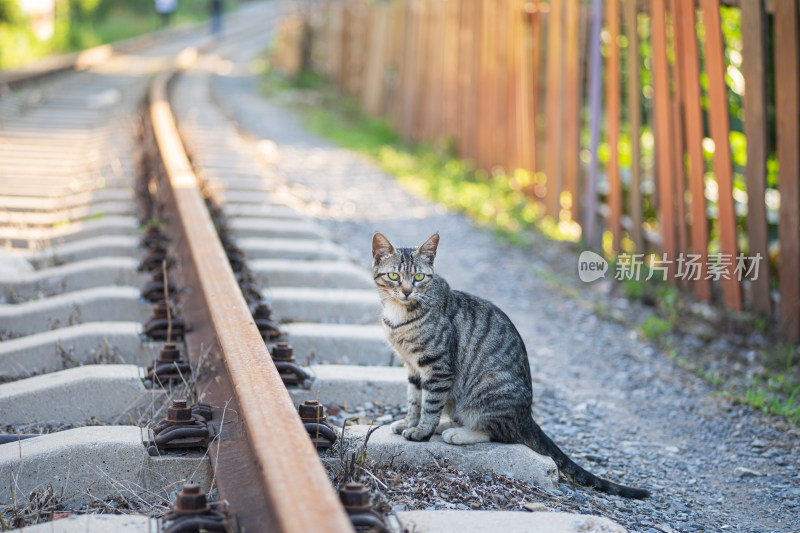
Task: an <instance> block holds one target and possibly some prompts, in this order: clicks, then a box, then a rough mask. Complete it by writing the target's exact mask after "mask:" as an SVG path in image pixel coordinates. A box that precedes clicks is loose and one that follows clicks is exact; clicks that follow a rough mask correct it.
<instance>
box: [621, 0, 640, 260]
mask: <svg viewBox="0 0 800 533" xmlns="http://www.w3.org/2000/svg"><path fill="white" fill-rule="evenodd" d="M637 4H638V2H637V1H636V0H627V1H626V2H625V7H624V15H625V34H626V36H627V38H628V53H627V56H626V59H627V65H626V71H627V74H628V79H627V89H626V95H627V98H628V102H627V104H628V105H627V111H628V130H629V132H630V133H629V134H630V141H631V183H630V189H629V191H628V212H629V214H630V217H631V230H630V238H631V240H632V241H633V243H634V245H635V246H636V250H637V251H643V250H644V235H643V232H642V224H643V222H644V220H643V218H644V217H643V213H642V183H641V179H642V173H641V167H640V159H641V155H640V147H639V133H640V132H641V128H642V111H641V105H642V104H641V100H642V89H641V81H640V76H639V30H638V21H637V18H638V6H637Z"/></svg>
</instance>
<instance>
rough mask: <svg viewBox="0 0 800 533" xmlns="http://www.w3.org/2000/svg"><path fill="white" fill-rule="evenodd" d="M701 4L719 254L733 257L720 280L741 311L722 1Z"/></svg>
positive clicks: (731, 302)
mask: <svg viewBox="0 0 800 533" xmlns="http://www.w3.org/2000/svg"><path fill="white" fill-rule="evenodd" d="M701 5H702V8H703V25H704V26H705V31H706V41H705V59H706V60H705V71H706V74H707V75H708V99H709V126H710V129H711V138H712V139H713V141H714V146H715V149H714V174H715V175H716V178H717V187H718V189H719V200H718V205H719V219H718V225H719V241H720V242H719V248H720V253H722V254H729V255H730V256H731V257H732V258H733V260H732V262H731V264H730V266H729V268H728V269H727V270H728V274H729V275H728V279H725V277H723V279H722V280H720V281H721V283H722V297H723V300H724V302H725V305H726V306H727V307H728V308H729V309H733V310H735V311H739V310H741V308H742V293H741V284H740V283H739V280H738V279H737V277H736V275H735V273H734V268H735V265H736V256H737V244H736V213H735V212H734V209H733V166H732V162H731V145H730V141H729V133H730V125H729V118H728V95H727V88H726V86H725V55H724V49H723V46H722V27H721V21H720V12H719V0H702V4H701ZM796 126H797V124H796V123H795V127H796Z"/></svg>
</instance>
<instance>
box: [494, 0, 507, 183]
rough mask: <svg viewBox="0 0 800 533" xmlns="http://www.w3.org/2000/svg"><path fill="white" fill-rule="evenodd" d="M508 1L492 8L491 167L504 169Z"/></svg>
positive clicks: (498, 2)
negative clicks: (493, 47)
mask: <svg viewBox="0 0 800 533" xmlns="http://www.w3.org/2000/svg"><path fill="white" fill-rule="evenodd" d="M508 1H509V0H495V2H494V7H495V12H494V31H495V34H494V38H493V39H492V40H493V41H494V46H495V51H494V53H495V55H494V57H495V60H494V68H495V71H494V76H493V77H494V84H493V85H494V90H495V93H494V101H495V109H494V150H493V153H492V156H493V157H492V163H491V164H492V166H493V167H494V166H501V167H506V170H510V169H509V168H508V167H507V166H506V165H507V164H508V159H506V156H507V153H508V143H507V142H506V139H507V135H506V110H507V108H508V106H509V105H510V104H511V102H509V101H508V99H507V96H508V94H507V90H508V76H509V70H508V52H509V50H508V17H507V14H508Z"/></svg>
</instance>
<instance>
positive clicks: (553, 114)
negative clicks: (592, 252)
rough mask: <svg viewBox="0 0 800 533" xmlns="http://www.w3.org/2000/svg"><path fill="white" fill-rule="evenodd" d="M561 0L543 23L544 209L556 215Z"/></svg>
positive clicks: (561, 129)
mask: <svg viewBox="0 0 800 533" xmlns="http://www.w3.org/2000/svg"><path fill="white" fill-rule="evenodd" d="M563 15H564V4H563V0H551V2H550V15H549V17H548V24H547V26H548V27H547V50H548V52H547V54H546V57H547V79H546V81H545V83H546V90H547V96H546V101H547V103H546V105H547V152H546V154H545V175H546V176H547V184H546V189H545V191H546V192H545V195H546V197H545V210H546V212H547V214H548V215H550V216H553V217H558V211H559V209H560V204H559V195H560V193H561V181H562V180H561V175H562V172H563V158H564V153H563V151H564V150H563V148H564V135H563V132H564V121H563V102H564V98H563V96H564V94H563V86H562V76H563V70H564V69H563V58H562V53H563V47H562V44H563V43H562V39H563V37H562V36H563V21H564V19H563Z"/></svg>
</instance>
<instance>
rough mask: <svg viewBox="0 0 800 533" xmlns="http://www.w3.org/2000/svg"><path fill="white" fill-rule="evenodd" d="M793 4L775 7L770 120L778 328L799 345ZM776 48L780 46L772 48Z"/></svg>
mask: <svg viewBox="0 0 800 533" xmlns="http://www.w3.org/2000/svg"><path fill="white" fill-rule="evenodd" d="M797 4H798V2H797V0H782V1H780V2H775V18H774V20H775V43H776V46H775V116H776V122H777V150H778V165H779V167H780V170H779V174H778V188H779V191H780V193H781V207H780V220H779V223H778V239H779V241H780V259H779V261H780V262H779V269H778V292H779V293H780V301H779V303H778V318H779V320H778V327H779V329H780V331H781V333H782V334H783V335H784V336H785V337H786V338H788V339H790V340H792V341H794V342H800V139H798V128H797V123H798V118H799V117H800V87H798V78H799V77H800V67H798V54H800V52H799V51H798V28H797V18H798V17H797V9H798V5H797ZM777 43H780V45H779V46H777Z"/></svg>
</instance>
